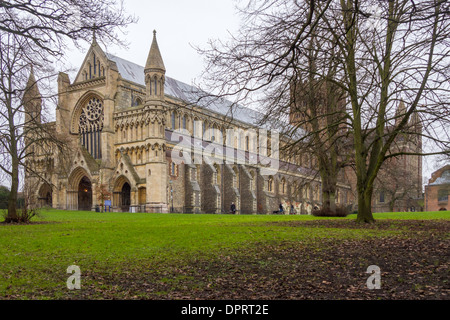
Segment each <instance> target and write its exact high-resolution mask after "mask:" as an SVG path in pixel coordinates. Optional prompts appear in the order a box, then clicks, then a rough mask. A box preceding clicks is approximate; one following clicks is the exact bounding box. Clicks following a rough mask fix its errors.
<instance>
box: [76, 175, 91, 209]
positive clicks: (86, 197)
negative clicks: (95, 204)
mask: <svg viewBox="0 0 450 320" xmlns="http://www.w3.org/2000/svg"><path fill="white" fill-rule="evenodd" d="M78 210H81V211H91V210H92V184H91V181H90V180H89V179H88V178H87V177H83V179H81V181H80V184H79V186H78Z"/></svg>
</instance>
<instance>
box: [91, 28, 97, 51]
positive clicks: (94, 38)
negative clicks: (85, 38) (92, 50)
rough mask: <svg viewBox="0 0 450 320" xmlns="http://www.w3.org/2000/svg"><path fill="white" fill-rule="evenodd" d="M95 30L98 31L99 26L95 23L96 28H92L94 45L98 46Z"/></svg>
mask: <svg viewBox="0 0 450 320" xmlns="http://www.w3.org/2000/svg"><path fill="white" fill-rule="evenodd" d="M95 30H97V25H96V24H95V23H94V26H93V27H92V45H93V46H95V45H97V35H96V34H95Z"/></svg>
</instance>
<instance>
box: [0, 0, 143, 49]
mask: <svg viewBox="0 0 450 320" xmlns="http://www.w3.org/2000/svg"><path fill="white" fill-rule="evenodd" d="M135 21H136V19H135V18H134V17H131V16H128V15H126V13H125V10H124V7H123V0H97V1H90V0H45V1H29V0H9V1H0V32H1V33H2V34H6V33H8V34H13V35H15V36H16V37H20V38H21V41H23V42H25V43H27V44H28V47H29V48H33V50H36V51H42V50H44V51H45V52H46V53H47V54H50V55H51V56H62V55H63V53H64V51H63V50H64V49H66V45H67V40H72V41H73V42H74V43H75V44H80V41H84V40H87V39H91V37H92V34H93V32H92V31H93V30H95V32H96V35H97V37H98V38H99V39H101V40H102V41H105V42H113V43H119V44H120V43H122V44H123V42H122V41H121V40H120V39H121V37H119V35H118V33H117V31H118V30H120V29H119V28H122V27H125V26H127V25H128V24H130V23H133V22H135Z"/></svg>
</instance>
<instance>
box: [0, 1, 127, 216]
mask: <svg viewBox="0 0 450 320" xmlns="http://www.w3.org/2000/svg"><path fill="white" fill-rule="evenodd" d="M134 21H135V19H134V18H132V17H129V16H126V15H125V14H124V11H123V5H122V2H121V1H120V2H118V1H116V0H99V1H87V0H49V1H25V0H23V1H22V0H15V1H1V2H0V72H1V80H0V138H1V139H0V169H1V170H2V171H3V172H4V173H5V174H6V175H8V176H9V179H10V181H11V193H10V199H9V202H8V215H7V217H6V221H7V222H20V221H21V219H20V217H19V216H18V214H17V210H16V202H17V193H18V188H19V184H20V183H19V182H20V181H19V179H20V171H21V169H23V170H24V171H25V172H26V174H31V175H33V176H34V177H35V178H37V179H41V180H44V181H45V172H46V171H48V169H49V168H54V167H55V161H60V160H61V159H55V157H54V154H55V153H56V149H60V151H61V149H63V148H66V147H68V145H67V143H66V141H65V137H61V136H58V135H57V134H56V130H55V128H54V126H52V124H51V123H46V122H47V121H48V118H46V115H48V113H46V112H44V111H45V106H49V105H50V104H51V103H53V105H56V102H55V96H56V95H55V93H52V87H51V85H50V83H51V81H53V80H54V79H55V76H56V73H55V72H54V71H53V65H54V63H55V61H56V59H58V58H60V57H61V56H62V55H63V54H64V50H65V49H66V48H67V41H70V40H71V41H72V42H73V43H74V44H75V45H78V44H80V41H83V40H88V41H89V40H91V39H92V36H93V35H94V36H95V35H97V36H99V37H101V39H102V40H103V41H105V42H113V43H117V44H123V43H122V42H121V41H120V38H119V37H118V34H117V33H116V30H118V28H120V27H125V26H127V25H128V24H130V23H132V22H134ZM38 84H39V87H40V88H38ZM43 87H44V91H45V94H42V91H43V90H42V89H43ZM40 89H41V90H40ZM57 154H63V155H64V152H62V153H61V152H58V153H57ZM65 154H68V153H67V152H66V153H65ZM33 161H38V162H39V164H40V166H41V167H43V166H44V167H45V166H47V167H45V168H40V169H39V166H36V165H35V164H36V162H34V163H33ZM62 167H64V166H63V165H62ZM36 168H38V169H36ZM26 187H27V186H25V188H26ZM30 205H31V204H30Z"/></svg>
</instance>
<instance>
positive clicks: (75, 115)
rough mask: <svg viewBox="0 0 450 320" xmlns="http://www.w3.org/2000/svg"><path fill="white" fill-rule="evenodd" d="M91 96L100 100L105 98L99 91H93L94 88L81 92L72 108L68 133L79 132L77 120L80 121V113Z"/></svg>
mask: <svg viewBox="0 0 450 320" xmlns="http://www.w3.org/2000/svg"><path fill="white" fill-rule="evenodd" d="M92 98H98V99H100V100H102V102H103V101H104V99H105V97H104V96H103V95H102V94H101V93H100V92H98V91H95V90H89V91H88V92H86V93H85V94H83V96H82V97H81V98H80V99H79V100H78V102H77V103H76V105H75V107H74V109H73V112H72V118H71V123H70V133H72V134H78V133H80V131H79V121H80V116H81V113H82V111H83V108H84V107H85V105H86V104H87V103H88V102H89V100H90V99H92Z"/></svg>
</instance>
